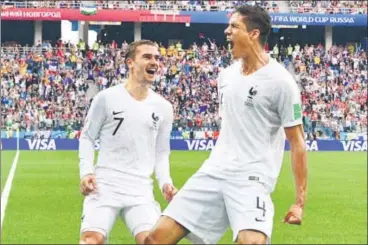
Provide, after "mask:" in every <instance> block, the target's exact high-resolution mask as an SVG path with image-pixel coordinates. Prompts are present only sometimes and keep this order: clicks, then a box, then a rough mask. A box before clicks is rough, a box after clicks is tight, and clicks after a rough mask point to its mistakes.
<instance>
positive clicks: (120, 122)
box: [112, 117, 124, 135]
mask: <svg viewBox="0 0 368 245" xmlns="http://www.w3.org/2000/svg"><path fill="white" fill-rule="evenodd" d="M114 120H118V121H119V122H118V125H116V128H115V130H114V132H113V133H112V135H115V134H116V132H117V131H118V129H119V128H120V126H121V124H122V123H123V121H124V118H123V117H114Z"/></svg>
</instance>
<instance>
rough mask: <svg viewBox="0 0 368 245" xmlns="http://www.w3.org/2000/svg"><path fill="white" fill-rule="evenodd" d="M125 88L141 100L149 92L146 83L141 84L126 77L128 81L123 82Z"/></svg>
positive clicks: (136, 98)
mask: <svg viewBox="0 0 368 245" xmlns="http://www.w3.org/2000/svg"><path fill="white" fill-rule="evenodd" d="M125 89H126V90H127V91H128V93H129V94H130V95H131V96H132V97H133V98H134V99H135V100H138V101H142V100H145V99H146V98H147V97H148V92H149V85H148V84H142V83H138V82H134V81H132V79H128V81H127V82H126V84H125Z"/></svg>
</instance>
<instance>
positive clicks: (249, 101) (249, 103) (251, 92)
mask: <svg viewBox="0 0 368 245" xmlns="http://www.w3.org/2000/svg"><path fill="white" fill-rule="evenodd" d="M248 93H249V94H248V97H247V100H246V101H245V102H244V105H246V106H250V107H253V106H254V105H253V98H254V96H256V95H257V93H258V91H257V89H256V87H251V88H250V89H249V91H248Z"/></svg>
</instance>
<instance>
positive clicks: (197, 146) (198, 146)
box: [185, 140, 216, 151]
mask: <svg viewBox="0 0 368 245" xmlns="http://www.w3.org/2000/svg"><path fill="white" fill-rule="evenodd" d="M185 142H186V143H187V146H188V150H190V151H209V150H212V148H213V147H214V146H215V145H216V142H215V141H214V140H185Z"/></svg>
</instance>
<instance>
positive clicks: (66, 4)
mask: <svg viewBox="0 0 368 245" xmlns="http://www.w3.org/2000/svg"><path fill="white" fill-rule="evenodd" d="M244 2H245V3H247V4H250V5H260V6H262V7H264V8H265V9H267V11H269V12H276V13H277V12H294V13H319V14H367V1H316V0H304V1H291V0H289V1H266V0H256V1H250V0H237V1H219V0H210V1H198V0H186V1H155V0H145V1H143V0H140V1H138V0H125V1H116V0H115V1H114V0H98V1H88V2H85V3H89V4H90V3H94V4H96V8H97V9H131V10H139V9H142V10H143V9H144V10H178V11H179V10H188V11H232V10H233V9H234V7H236V6H237V5H239V4H243V3H244ZM82 3H83V1H81V0H74V1H65V0H56V1H28V0H26V1H24V0H5V1H2V3H1V5H2V7H3V8H6V7H7V8H11V7H16V8H41V7H44V8H74V9H79V8H80V7H81V6H82V5H83V4H82ZM281 6H282V7H281Z"/></svg>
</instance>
